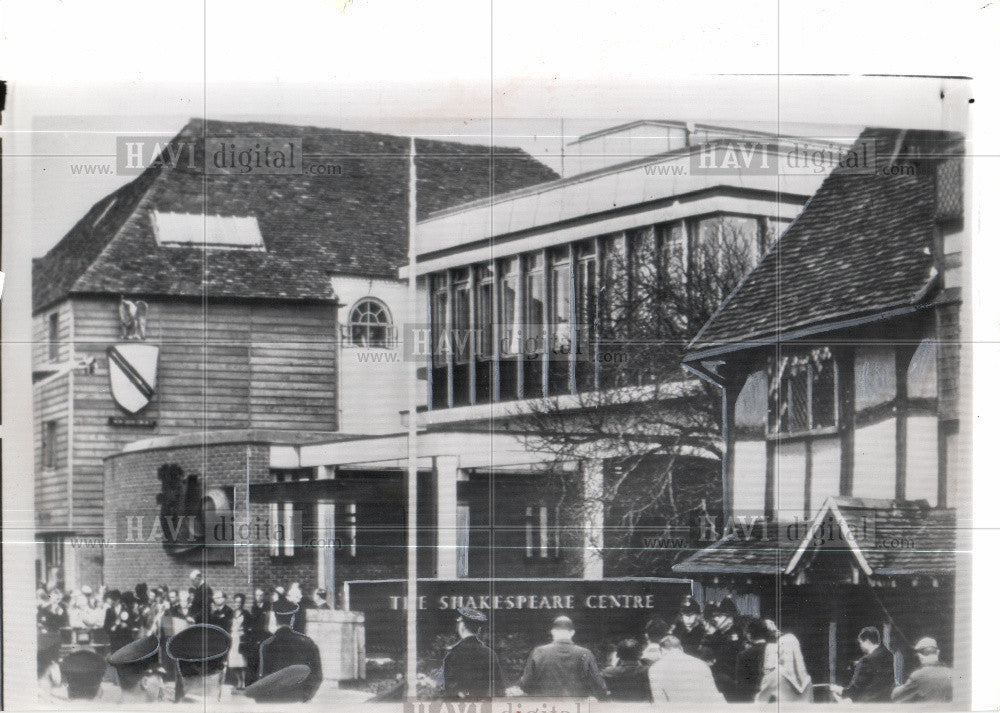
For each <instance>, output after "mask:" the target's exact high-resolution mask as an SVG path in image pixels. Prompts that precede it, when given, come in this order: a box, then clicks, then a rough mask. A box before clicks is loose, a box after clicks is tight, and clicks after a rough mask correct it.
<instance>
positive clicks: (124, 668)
mask: <svg viewBox="0 0 1000 713" xmlns="http://www.w3.org/2000/svg"><path fill="white" fill-rule="evenodd" d="M159 653H160V640H159V639H158V638H157V637H156V636H154V635H150V636H144V637H143V638H141V639H138V640H136V641H133V642H132V643H131V644H126V645H125V646H123V647H121V648H120V649H118V650H117V651H115V652H114V653H113V654H111V655H110V656H109V657H108V663H109V664H110V665H112V666H114V667H115V670H117V671H118V679H119V681H120V682H121V686H122V690H129V689H131V688H134V687H135V686H137V685H138V684H139V681H141V680H142V676H143V674H144V673H146V672H147V671H149V670H150V669H151V668H153V666H155V665H156V664H157V663H158V662H159V657H158V655H157V654H159Z"/></svg>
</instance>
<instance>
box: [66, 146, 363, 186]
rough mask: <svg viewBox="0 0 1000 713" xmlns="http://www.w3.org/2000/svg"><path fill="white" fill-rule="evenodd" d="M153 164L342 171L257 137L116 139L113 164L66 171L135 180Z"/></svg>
mask: <svg viewBox="0 0 1000 713" xmlns="http://www.w3.org/2000/svg"><path fill="white" fill-rule="evenodd" d="M157 165H160V166H167V167H174V168H179V167H187V168H196V169H201V170H203V171H204V172H205V173H206V174H208V175H236V176H241V175H242V176H245V175H250V174H254V175H282V174H288V175H307V176H328V177H338V176H342V175H343V173H344V170H343V167H342V166H341V165H340V164H339V163H331V162H328V161H327V160H325V159H323V158H322V157H317V156H310V155H308V154H306V153H305V152H304V151H303V148H302V139H298V138H282V137H260V136H222V137H206V138H204V139H175V138H174V137H171V136H118V137H116V140H115V161H114V163H111V162H81V163H73V164H70V167H69V168H70V173H72V174H73V175H78V176H111V175H120V176H137V175H139V174H140V173H142V172H143V171H145V170H146V169H147V168H149V167H151V166H157Z"/></svg>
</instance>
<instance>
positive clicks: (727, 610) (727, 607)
mask: <svg viewBox="0 0 1000 713" xmlns="http://www.w3.org/2000/svg"><path fill="white" fill-rule="evenodd" d="M739 613H740V611H739V609H737V608H736V603H735V602H733V599H732V597H724V598H723V599H722V601H721V602H719V603H718V604H710V605H709V607H708V616H710V617H712V616H720V615H721V616H732V617H735V616H739Z"/></svg>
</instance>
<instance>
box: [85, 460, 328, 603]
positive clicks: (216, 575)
mask: <svg viewBox="0 0 1000 713" xmlns="http://www.w3.org/2000/svg"><path fill="white" fill-rule="evenodd" d="M268 461H269V448H268V446H267V445H263V444H247V443H224V444H218V445H209V446H186V447H176V448H166V449H152V450H146V451H140V452H135V453H124V454H121V455H118V456H115V457H113V458H109V459H108V460H107V461H106V467H105V478H106V485H107V487H106V489H105V505H104V506H105V512H106V514H107V517H106V518H105V539H106V541H107V542H108V543H111V544H109V546H108V548H107V550H106V551H105V553H104V579H105V583H106V584H107V585H108V586H109V587H114V588H132V587H133V586H135V584H136V583H138V582H147V583H149V584H150V585H153V584H166V585H168V586H170V587H186V586H187V585H188V575H189V573H190V571H191V570H192V569H194V568H198V569H201V570H202V571H203V572H204V574H205V578H206V580H207V582H208V584H209V586H211V587H213V588H216V589H218V588H221V589H223V590H225V591H227V592H230V593H235V592H250V591H252V588H253V587H254V586H260V585H264V586H271V585H276V584H280V585H282V586H286V587H287V586H288V584H289V583H291V582H293V581H298V582H300V583H301V585H302V588H303V590H308V589H309V588H311V587H314V586H316V564H315V551H306V550H303V549H301V548H299V551H298V552H297V553H296V555H295V556H294V557H291V558H284V557H283V558H272V557H271V555H270V550H269V547H268V542H267V541H266V539H265V540H264V541H259V542H250V543H248V544H245V545H244V544H243V543H240V544H239V545H238V546H237V547H235V548H234V549H235V554H234V558H233V559H234V561H232V562H229V563H219V562H210V561H208V558H207V557H206V555H205V552H204V550H202V551H201V552H199V553H196V554H195V555H193V556H192V555H174V554H171V553H168V551H167V550H166V548H165V547H164V546H163V544H162V543H159V542H144V543H129V542H126V541H125V540H126V536H127V534H128V533H127V532H125V530H126V529H127V528H125V526H124V521H123V516H124V515H133V516H136V515H138V516H142V517H143V518H144V521H143V527H142V532H144V533H146V532H148V531H149V530H150V529H151V528H152V525H151V524H149V522H150V521H151V520H153V519H155V513H156V512H157V511H158V505H157V503H156V495H157V494H158V493H159V492H160V481H159V479H158V478H157V470H158V469H159V468H160V466H162V465H165V464H170V463H173V464H177V465H179V466H180V467H181V468H182V469H183V470H184V473H185V475H186V476H187V475H198V476H199V480H200V481H201V482H202V484H203V485H202V492H203V493H205V492H208V491H209V490H210V489H212V488H230V487H231V488H233V493H234V497H233V506H234V519H235V522H237V523H240V522H249V523H254V522H265V521H266V520H267V519H268V516H269V508H268V506H266V505H258V504H254V505H250V506H249V511H248V510H247V483H248V482H250V483H260V482H270V479H271V474H270V470H269V463H268ZM308 517H309V516H307V518H306V519H307V520H308Z"/></svg>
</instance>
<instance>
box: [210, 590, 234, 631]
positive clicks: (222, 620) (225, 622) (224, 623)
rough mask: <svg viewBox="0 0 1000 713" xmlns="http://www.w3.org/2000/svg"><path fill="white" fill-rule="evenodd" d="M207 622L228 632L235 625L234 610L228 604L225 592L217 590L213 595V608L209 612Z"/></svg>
mask: <svg viewBox="0 0 1000 713" xmlns="http://www.w3.org/2000/svg"><path fill="white" fill-rule="evenodd" d="M205 623H206V624H214V625H215V626H217V627H219V628H220V629H222V630H223V631H225V632H226V633H228V632H229V630H230V629H231V628H232V625H233V610H232V608H231V607H230V606H229V605H228V604H226V594H225V592H216V593H215V595H214V596H213V597H212V609H211V611H209V612H208V618H207V619H206V620H205Z"/></svg>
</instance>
